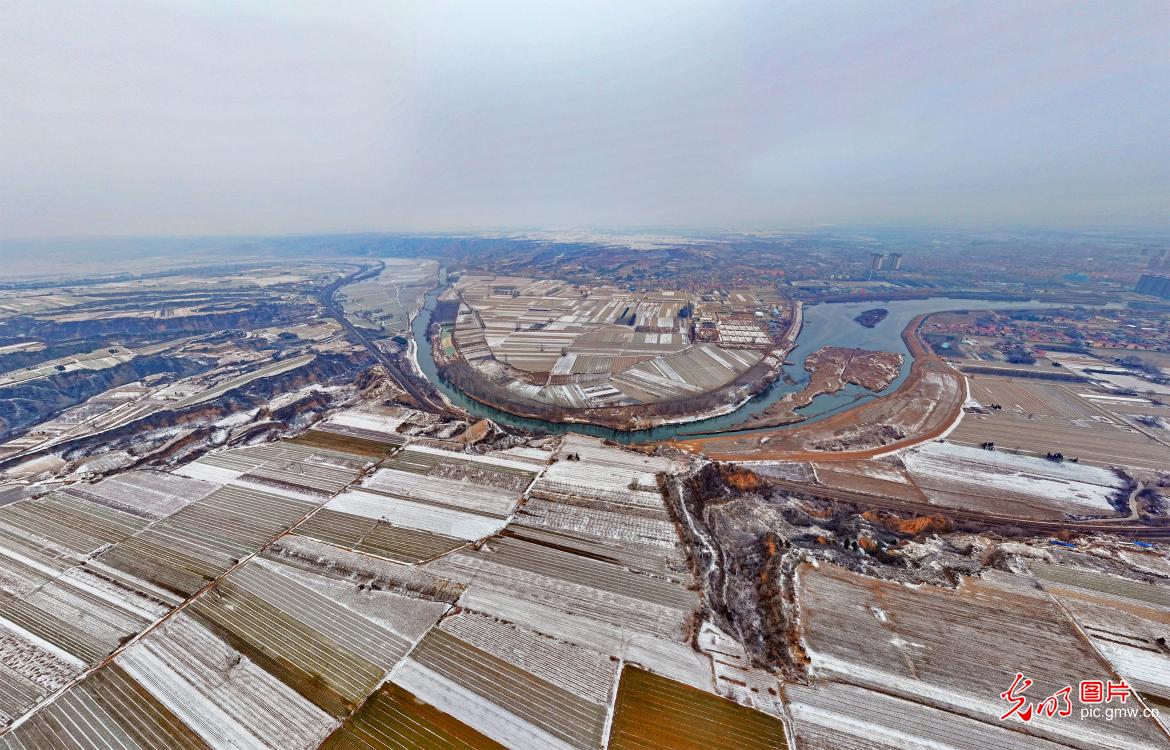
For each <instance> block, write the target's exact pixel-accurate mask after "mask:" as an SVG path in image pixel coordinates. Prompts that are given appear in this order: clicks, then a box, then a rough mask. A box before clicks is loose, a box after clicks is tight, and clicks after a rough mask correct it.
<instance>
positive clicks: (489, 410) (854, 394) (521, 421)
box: [411, 281, 1051, 443]
mask: <svg viewBox="0 0 1170 750" xmlns="http://www.w3.org/2000/svg"><path fill="white" fill-rule="evenodd" d="M445 287H446V283H445V281H444V283H440V285H439V286H438V287H437V288H436V289H434V290H432V291H430V292H429V293H427V295H426V298H425V304H424V305H423V309H422V312H420V313H419V314H418V315H416V316H415V318H414V321H413V322H412V324H411V332H412V334H413V336H414V340H415V344H416V345H417V352H418V364H419V367H421V368H422V371H423V373H424V374H425V375H426V376H427V378H429V379H430V380H431V382H432V383H434V384H435V385H436V387H438V388H439V389H440V390H441V391H442V392H443V394H444V395H445V396H446V397H447V398H448V399H449V400H450V401H451V403H453V404H455V405H456V406H459V407H460V408H462V409H465V410H466V411H468V412H470V413H471V414H474V415H476V416H478V417H485V418H487V419H491V420H492V421H494V422H497V423H499V424H502V425H506V426H508V427H513V428H516V429H519V430H526V431H529V432H543V433H549V434H559V433H564V432H578V433H583V434H586V435H594V436H596V437H602V438H608V439H609V440H613V441H615V442H619V443H639V442H645V441H651V440H669V439H670V438H672V437H674V436H676V435H685V436H688V437H706V436H709V435H713V434H715V433H720V434H726V433H728V432H734V431H735V426H736V425H737V424H740V423H742V422H743V421H744V420H745V419H747V418H748V417H750V416H752V415H753V414H757V413H759V412H761V411H763V410H764V409H766V408H767V407H768V406H770V405H771V404H773V403H774V402H776V401H777V400H779V399H780V398H781V397H783V396H784V394H786V393H792V392H794V391H798V390H800V389H801V388H802V387H803V386H804V384H805V383H807V382H808V379H809V375H808V372H807V371H806V370H805V369H804V360H805V358H806V357H807V356H808V355H810V354H812V353H813V352H815V351H817V350H818V349H820V348H821V347H825V346H847V347H856V348H860V349H875V350H879V351H887V352H898V353H900V354H902V355H904V361H903V362H902V371H901V373H900V374H899V375H898V377H897V378H896V379H895V380H894V382H893V383H891V384H890V386H889V387H888V388H886V389H885V390H883V391H881V392H879V393H873V392H871V391H867V390H865V389H864V388H862V387H860V386H856V385H846V386H845V388H844V390H841V391H838V392H837V393H829V394H822V395H820V396H817V397H816V398H815V399H813V401H812V403H810V404H809V405H808V406H806V407H804V408H803V409H800V410H799V413H800V414H802V415H804V416H806V417H808V419H806V420H805V421H804V422H799V423H797V424H807V423H808V422H813V421H816V420H818V419H824V418H825V417H828V416H830V415H832V414H835V413H837V412H839V411H842V410H844V409H848V408H849V407H851V406H853V405H855V404H858V403H862V402H864V401H868V400H870V399H874V398H877V397H879V396H882V395H885V394H887V393H890V392H892V391H893V390H895V389H896V388H897V387H898V386H899V385H901V384H902V381H903V380H905V379H906V376H907V375H908V374H909V372H910V353H909V352H908V351H907V349H906V344H905V343H904V342H903V341H902V330H903V329H904V328H905V327H906V325H907V324H908V323H909V322H910V321H911V320H913V319H914V317H915V316H916V315H921V314H923V313H931V312H942V311H944V310H987V309H992V308H994V309H1009V308H1028V307H1043V306H1051V305H1042V304H1041V303H1038V302H1024V303H1021V302H1004V301H1001V300H979V299H953V298H949V297H931V298H929V299H920V300H897V301H889V302H882V301H877V300H872V301H867V302H832V303H820V304H816V305H805V307H804V325H803V327H802V328H801V330H800V335H799V336H798V337H797V339H796V347H795V348H794V349H793V350H792V351H791V352H789V354H788V361H789V362H790V364H786V365H784V372H785V373H786V374H787V375H788V377H787V378H785V377H783V376H781V377H780V378H777V379H776V380H775V381H774V382H773V383H772V385H770V386H769V387H768V388H767V389H766V390H764V391H763V392H761V393H759V394H758V395H756V396H755V397H753V398H752V399H751V400H749V401H748V402H747V403H745V404H742V405H741V406H740V407H739V408H738V409H736V410H735V411H733V412H730V413H728V414H724V415H722V416H718V417H710V418H708V419H700V420H696V421H693V422H684V423H681V424H672V425H664V426H662V427H654V428H651V429H646V430H614V429H611V428H608V427H599V426H597V425H591V424H564V423H560V422H548V421H546V420H543V419H532V418H529V417H519V416H516V415H515V414H510V413H508V412H506V411H502V410H500V409H497V408H495V407H492V406H488V405H487V404H484V403H481V402H479V401H476V400H475V399H473V398H470V397H469V396H467V394H465V393H463V392H462V391H460V390H459V389H457V388H454V387H452V386H451V385H449V384H448V383H446V382H445V381H443V379H442V378H441V377H440V376H439V373H438V369H437V368H436V367H435V360H434V357H432V356H431V347H430V344H429V343H428V342H427V327H428V326H429V325H430V320H431V312H432V311H433V310H434V309H435V302H436V300H437V299H438V297H439V294H440V293H441V292H442V290H443V289H444V288H445ZM874 307H882V308H885V309H886V310H889V314H888V315H887V316H886V317H885V319H884V320H882V321H881V322H880V323H878V324H877V325H876V326H874V327H873V328H865V327H864V326H862V325H861V324H859V323H857V322H856V321H854V320H853V318H854V317H855V316H856V315H857V314H858V313H860V312H861V311H862V310H868V309H871V308H874ZM792 426H796V425H792ZM758 429H760V428H757V430H758ZM766 429H768V430H776V429H777V428H775V427H770V428H766ZM779 429H783V428H779ZM753 431H756V430H745V432H753Z"/></svg>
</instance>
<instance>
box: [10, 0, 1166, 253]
mask: <svg viewBox="0 0 1170 750" xmlns="http://www.w3.org/2000/svg"><path fill="white" fill-rule="evenodd" d="M1168 38H1170V3H1167V2H1165V0H1153V1H1151V2H1139V1H1137V0H1122V1H1118V2H1109V3H1095V2H1047V1H1041V0H1029V1H1027V2H1015V3H983V2H942V1H941V0H940V1H938V2H920V1H915V0H908V1H907V2H897V3H877V2H823V3H822V2H806V3H790V2H758V3H756V2H711V3H680V2H672V1H669V0H668V1H665V2H661V1H658V0H648V1H647V2H638V3H622V2H608V1H606V2H588V3H576V4H571V3H561V2H547V1H546V2H531V3H523V2H491V3H476V2H466V3H451V2H434V3H431V2H427V3H413V2H386V1H377V2H374V1H371V0H351V1H349V2H345V3H330V2H315V1H313V0H306V1H305V2H298V3H282V2H268V1H266V0H246V1H244V2H226V0H216V1H210V2H209V1H208V0H200V1H196V0H165V1H164V0H156V1H153V2H118V1H115V0H90V1H87V2H60V1H59V0H32V1H27V0H15V1H12V0H10V1H9V2H5V3H3V4H2V5H0V113H2V117H0V238H2V237H7V238H16V237H25V238H29V237H54V236H99V235H105V236H111V235H113V236H122V235H126V236H128V235H212V234H264V233H270V234H280V233H305V232H326V231H367V230H408V231H426V230H431V231H451V230H470V229H477V228H479V229H506V228H520V227H569V226H573V227H585V226H649V225H657V226H662V225H670V226H680V227H716V226H717V227H726V228H737V229H755V228H779V227H796V228H799V227H808V226H810V225H814V224H823V223H866V222H880V223H891V222H895V223H896V222H906V223H914V224H932V225H953V226H980V225H989V224H1023V225H1032V226H1051V227H1118V228H1131V227H1136V228H1155V229H1165V228H1167V226H1168V225H1167V221H1168V219H1167V217H1168V216H1170V139H1167V137H1166V134H1167V133H1168V132H1170V55H1168V54H1167V52H1166V41H1167V39H1168Z"/></svg>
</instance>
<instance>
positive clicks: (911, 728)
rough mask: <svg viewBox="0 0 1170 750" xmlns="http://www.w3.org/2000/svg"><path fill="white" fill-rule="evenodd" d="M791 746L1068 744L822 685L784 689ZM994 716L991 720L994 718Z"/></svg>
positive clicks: (873, 748) (970, 749)
mask: <svg viewBox="0 0 1170 750" xmlns="http://www.w3.org/2000/svg"><path fill="white" fill-rule="evenodd" d="M784 697H785V703H786V705H787V706H788V715H789V716H790V717H791V719H792V729H793V733H794V734H795V735H796V746H797V747H799V748H801V750H842V749H843V748H865V749H866V750H902V749H903V748H906V747H945V748H954V750H986V748H996V749H997V750H1058V749H1059V748H1067V747H1068V745H1065V744H1062V743H1056V742H1052V741H1050V740H1046V739H1043V738H1041V737H1035V736H1031V735H1029V734H1025V733H1023V732H1018V731H1014V729H1013V728H1012V727H1010V726H1009V725H1005V724H1000V723H989V722H987V721H985V720H982V721H981V720H979V719H976V718H971V717H968V716H962V715H960V714H956V713H952V712H950V711H943V710H939V709H938V708H935V707H932V706H930V705H926V704H924V703H919V702H915V701H910V700H905V699H902V698H898V697H895V696H892V695H887V694H885V693H883V692H878V691H876V690H868V689H866V688H862V687H858V686H856V685H846V684H842V683H838V682H822V683H818V684H816V685H809V686H806V685H798V684H795V683H793V684H788V685H785V686H784ZM993 718H994V717H993Z"/></svg>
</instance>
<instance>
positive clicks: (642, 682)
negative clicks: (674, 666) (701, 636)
mask: <svg viewBox="0 0 1170 750" xmlns="http://www.w3.org/2000/svg"><path fill="white" fill-rule="evenodd" d="M609 747H610V748H613V750H632V749H633V748H638V750H646V748H664V749H665V748H671V750H723V749H726V750H732V748H735V749H736V750H755V749H759V750H765V749H771V750H783V749H784V748H787V747H788V743H787V740H786V739H785V736H784V724H783V723H782V722H781V721H780V720H779V719H777V718H775V717H773V716H769V715H768V714H765V713H761V712H759V711H755V710H753V709H750V708H747V707H745V706H741V705H739V704H738V703H734V702H732V701H729V700H727V699H726V698H720V697H719V696H716V695H711V694H710V693H707V692H704V691H702V690H697V689H695V688H693V687H691V686H689V685H684V684H682V683H681V682H675V681H674V680H669V679H667V678H665V677H659V676H658V675H655V674H653V673H651V672H647V671H645V670H642V669H638V668H637V667H631V666H627V667H626V668H625V669H623V670H622V677H621V683H620V685H619V686H618V696H617V702H616V704H615V705H614V716H613V728H612V729H611V730H610V734H609Z"/></svg>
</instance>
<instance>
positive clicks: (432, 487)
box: [296, 444, 539, 563]
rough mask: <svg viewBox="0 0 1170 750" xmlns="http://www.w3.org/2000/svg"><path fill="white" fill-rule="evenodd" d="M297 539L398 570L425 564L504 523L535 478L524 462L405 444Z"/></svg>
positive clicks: (333, 502)
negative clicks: (368, 556) (394, 563)
mask: <svg viewBox="0 0 1170 750" xmlns="http://www.w3.org/2000/svg"><path fill="white" fill-rule="evenodd" d="M381 467H382V468H379V469H377V471H375V472H374V473H373V474H372V475H370V476H368V477H366V478H365V479H363V480H362V481H361V483H360V485H359V486H358V487H355V488H352V489H350V490H348V491H346V492H343V493H341V494H340V495H338V496H337V497H334V498H333V499H332V500H330V501H329V502H328V503H327V504H326V506H325V507H324V508H323V509H322V510H321V511H320V512H319V513H316V514H315V515H314V516H313V517H312V518H310V519H308V521H306V523H304V524H302V525H301V526H300V527H298V528H297V529H296V533H297V534H301V535H304V536H307V537H312V538H314V539H318V540H321V541H324V542H329V543H331V544H335V545H337V546H339V547H343V548H345V549H349V550H355V551H359V552H364V553H368V554H372V555H377V556H379V557H383V558H385V559H388V560H393V561H397V562H403V563H419V562H424V561H426V560H431V559H434V558H436V557H439V556H441V555H443V554H446V553H448V552H451V551H452V550H455V549H458V548H459V547H462V546H463V545H464V544H466V543H467V542H468V541H473V540H476V539H481V538H483V537H486V536H489V535H491V534H493V533H495V532H496V531H498V530H499V529H500V528H502V527H503V525H504V524H505V523H506V522H507V518H508V516H509V515H510V514H511V513H512V511H513V509H514V508H515V505H516V501H517V498H518V497H519V495H520V493H521V492H523V490H524V488H526V487H527V486H528V485H529V484H530V483H531V481H532V479H533V477H535V476H536V473H537V472H538V471H539V467H534V466H532V465H531V464H529V463H525V462H521V461H515V460H510V459H506V458H499V457H494V456H476V455H468V454H462V453H453V452H451V451H446V450H442V449H438V448H432V447H429V446H425V445H415V444H411V445H409V446H408V447H406V448H404V449H402V450H401V451H399V452H398V453H396V454H395V455H394V456H393V457H392V458H389V459H387V460H386V461H384V462H383V463H382V464H381Z"/></svg>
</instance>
